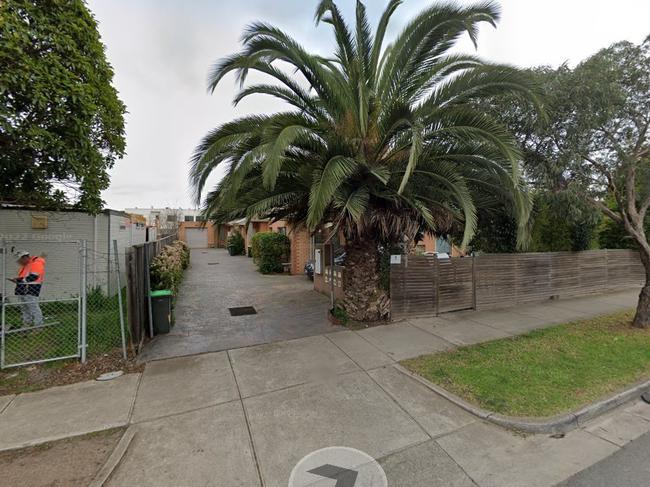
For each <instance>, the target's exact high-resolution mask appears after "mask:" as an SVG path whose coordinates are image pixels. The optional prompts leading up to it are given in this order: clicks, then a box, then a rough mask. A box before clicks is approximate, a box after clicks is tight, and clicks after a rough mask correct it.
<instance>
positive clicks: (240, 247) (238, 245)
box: [226, 232, 246, 255]
mask: <svg viewBox="0 0 650 487" xmlns="http://www.w3.org/2000/svg"><path fill="white" fill-rule="evenodd" d="M245 245H246V244H245V242H244V237H242V234H241V233H239V232H234V233H233V234H232V235H230V236H229V237H228V241H227V242H226V247H228V252H230V255H243V254H244V250H245V249H244V247H245Z"/></svg>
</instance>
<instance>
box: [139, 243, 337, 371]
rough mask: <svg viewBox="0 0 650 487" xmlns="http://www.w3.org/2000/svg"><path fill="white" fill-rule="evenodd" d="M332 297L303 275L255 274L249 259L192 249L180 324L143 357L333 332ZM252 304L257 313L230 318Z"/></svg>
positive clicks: (178, 316)
mask: <svg viewBox="0 0 650 487" xmlns="http://www.w3.org/2000/svg"><path fill="white" fill-rule="evenodd" d="M328 302H329V301H328V298H327V297H326V296H323V295H322V294H319V293H317V292H316V291H314V290H313V284H312V282H311V281H309V280H308V279H307V278H306V277H305V276H302V275H300V276H289V275H270V276H264V275H262V274H260V273H259V272H257V269H256V267H255V265H254V264H253V260H252V259H250V258H248V257H243V256H237V257H231V256H229V255H228V252H227V251H226V250H224V249H193V250H192V257H191V264H190V268H189V269H188V270H187V271H186V273H185V277H184V280H183V283H182V285H181V289H180V292H179V296H178V300H177V303H176V311H175V312H176V325H175V326H174V328H173V329H172V331H171V332H170V333H169V334H168V335H162V336H159V337H157V338H155V339H154V340H153V341H152V342H151V343H149V344H148V345H147V347H146V349H145V351H144V353H143V354H142V360H145V361H149V360H157V359H162V358H170V357H178V356H183V355H192V354H196V353H205V352H216V351H220V350H229V349H234V348H241V347H248V346H251V345H259V344H262V343H269V342H276V341H281V340H290V339H294V338H301V337H307V336H312V335H319V334H322V333H328V332H330V331H333V329H332V327H331V326H330V324H329V322H328V321H327V309H328ZM238 306H253V307H254V308H255V310H256V311H257V314H254V315H246V316H231V314H230V312H229V310H228V308H232V307H238Z"/></svg>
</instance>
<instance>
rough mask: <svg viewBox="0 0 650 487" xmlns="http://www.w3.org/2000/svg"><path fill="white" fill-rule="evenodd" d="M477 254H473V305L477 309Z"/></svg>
mask: <svg viewBox="0 0 650 487" xmlns="http://www.w3.org/2000/svg"><path fill="white" fill-rule="evenodd" d="M477 301H478V299H477V298H476V255H472V307H473V308H474V309H475V310H476V309H477V308H476V306H477Z"/></svg>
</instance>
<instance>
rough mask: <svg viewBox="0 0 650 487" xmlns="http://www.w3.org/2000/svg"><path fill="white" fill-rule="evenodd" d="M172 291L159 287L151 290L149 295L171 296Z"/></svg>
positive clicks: (156, 296) (155, 296)
mask: <svg viewBox="0 0 650 487" xmlns="http://www.w3.org/2000/svg"><path fill="white" fill-rule="evenodd" d="M171 295H172V292H171V291H170V290H169V289H159V290H157V291H151V292H150V293H149V296H151V297H152V298H159V297H161V296H171Z"/></svg>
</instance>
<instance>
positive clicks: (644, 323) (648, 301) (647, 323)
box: [632, 248, 650, 328]
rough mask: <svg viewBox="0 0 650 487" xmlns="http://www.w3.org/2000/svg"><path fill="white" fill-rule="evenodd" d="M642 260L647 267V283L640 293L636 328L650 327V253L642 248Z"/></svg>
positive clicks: (634, 322) (634, 324)
mask: <svg viewBox="0 0 650 487" xmlns="http://www.w3.org/2000/svg"><path fill="white" fill-rule="evenodd" d="M640 253H641V262H643V267H645V275H646V278H645V285H644V286H643V288H642V289H641V293H640V294H639V303H638V304H637V306H636V314H635V315H634V321H632V326H634V327H636V328H648V327H650V254H649V253H648V252H647V251H646V250H644V249H643V248H641V251H640Z"/></svg>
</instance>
